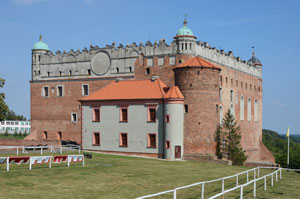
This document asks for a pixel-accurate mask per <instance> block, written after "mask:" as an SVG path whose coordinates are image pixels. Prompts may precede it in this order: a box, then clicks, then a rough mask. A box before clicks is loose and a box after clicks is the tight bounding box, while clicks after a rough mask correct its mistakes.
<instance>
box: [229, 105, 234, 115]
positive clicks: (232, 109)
mask: <svg viewBox="0 0 300 199" xmlns="http://www.w3.org/2000/svg"><path fill="white" fill-rule="evenodd" d="M230 112H231V114H232V115H233V117H234V105H233V104H230Z"/></svg>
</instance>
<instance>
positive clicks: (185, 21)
mask: <svg viewBox="0 0 300 199" xmlns="http://www.w3.org/2000/svg"><path fill="white" fill-rule="evenodd" d="M187 16H188V15H187V14H184V21H183V25H184V26H187V20H186V17H187Z"/></svg>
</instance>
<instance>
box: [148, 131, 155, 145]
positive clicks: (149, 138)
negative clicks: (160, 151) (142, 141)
mask: <svg viewBox="0 0 300 199" xmlns="http://www.w3.org/2000/svg"><path fill="white" fill-rule="evenodd" d="M150 136H155V143H154V144H155V145H151V144H152V142H151V141H152V140H151V137H150ZM147 148H157V133H148V134H147Z"/></svg>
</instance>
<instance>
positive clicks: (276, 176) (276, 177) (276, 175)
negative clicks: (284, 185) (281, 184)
mask: <svg viewBox="0 0 300 199" xmlns="http://www.w3.org/2000/svg"><path fill="white" fill-rule="evenodd" d="M277 173H278V170H277V171H276V173H275V179H276V182H278V174H277Z"/></svg>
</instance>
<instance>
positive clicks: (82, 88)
mask: <svg viewBox="0 0 300 199" xmlns="http://www.w3.org/2000/svg"><path fill="white" fill-rule="evenodd" d="M84 86H87V87H88V89H87V90H88V93H87V95H85V94H84ZM81 90H82V92H81V94H82V96H89V94H90V86H89V84H82V85H81Z"/></svg>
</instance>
